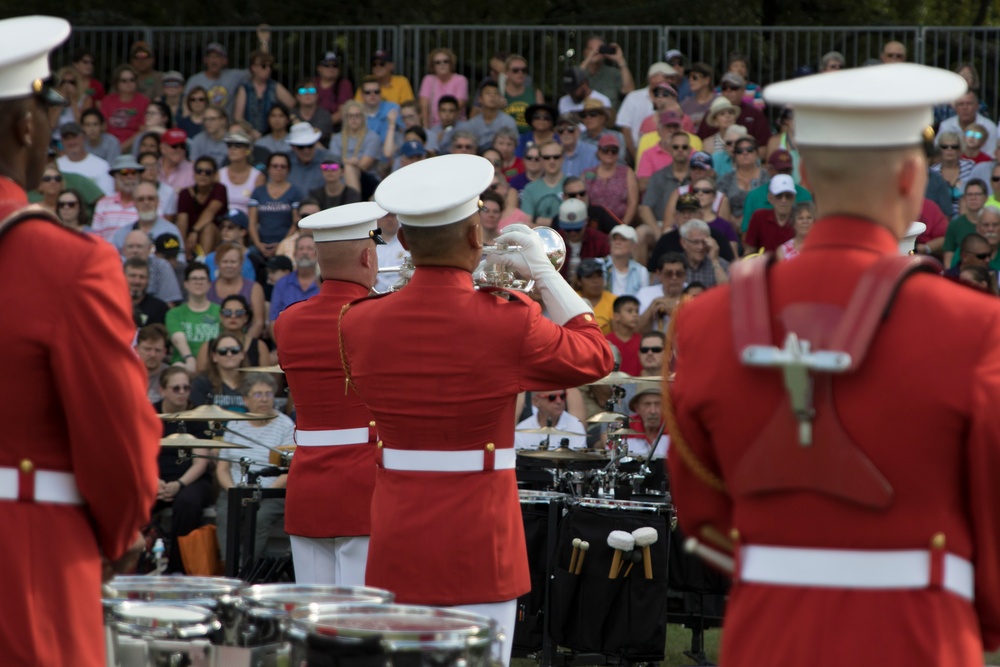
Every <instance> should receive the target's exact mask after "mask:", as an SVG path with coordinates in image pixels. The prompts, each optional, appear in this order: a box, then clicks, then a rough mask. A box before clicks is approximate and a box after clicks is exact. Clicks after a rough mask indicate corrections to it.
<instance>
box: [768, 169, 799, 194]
mask: <svg viewBox="0 0 1000 667" xmlns="http://www.w3.org/2000/svg"><path fill="white" fill-rule="evenodd" d="M767 191H768V192H770V193H771V194H772V195H780V194H782V193H784V192H791V193H792V194H794V193H795V181H793V180H792V177H791V176H789V175H788V174H777V175H775V176H774V178H772V179H771V183H770V184H769V185H768V186H767Z"/></svg>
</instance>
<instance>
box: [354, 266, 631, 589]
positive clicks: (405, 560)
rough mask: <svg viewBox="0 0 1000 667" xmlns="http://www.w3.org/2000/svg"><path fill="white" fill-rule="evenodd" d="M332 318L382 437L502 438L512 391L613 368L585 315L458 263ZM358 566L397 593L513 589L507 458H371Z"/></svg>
mask: <svg viewBox="0 0 1000 667" xmlns="http://www.w3.org/2000/svg"><path fill="white" fill-rule="evenodd" d="M342 327H343V344H344V348H345V352H346V354H347V360H348V363H349V371H350V373H351V376H352V378H353V380H354V386H355V387H356V388H357V391H358V393H359V394H360V395H361V399H362V400H364V402H365V403H366V404H367V405H368V407H369V408H370V409H371V411H372V414H373V415H375V421H376V422H377V423H378V432H379V438H381V440H382V441H383V444H384V446H385V447H387V448H394V449H414V450H479V451H484V450H487V449H488V448H487V447H486V445H487V444H488V443H493V444H494V445H495V447H496V449H503V448H512V447H513V445H514V423H515V417H514V403H515V399H516V396H517V393H518V392H519V391H522V390H528V389H536V390H537V389H551V388H552V387H575V386H577V385H580V384H583V383H585V382H589V381H591V380H595V379H597V378H600V377H603V376H605V375H607V374H608V373H609V372H611V369H612V367H613V360H612V357H611V349H610V348H609V347H608V344H607V342H606V341H605V339H604V336H603V335H602V334H601V330H600V329H599V328H598V327H597V325H596V324H595V323H594V321H593V316H591V315H581V316H579V317H575V318H573V319H572V320H570V321H569V322H567V323H566V325H565V326H563V327H560V326H557V325H556V324H554V323H552V322H551V321H549V320H547V319H545V318H544V317H542V314H541V309H540V308H539V307H538V305H537V304H535V303H533V302H530V301H529V300H528V299H526V298H515V299H514V300H513V301H506V300H504V299H501V298H498V296H496V295H495V294H491V293H488V292H480V291H476V290H474V289H473V285H472V279H471V277H470V275H469V273H468V272H467V271H462V270H459V269H452V268H437V267H421V268H418V269H417V270H416V272H415V273H414V276H413V279H412V280H411V281H410V283H409V285H407V286H406V288H404V289H403V290H402V291H400V292H397V293H395V294H391V295H388V296H385V297H382V298H377V299H370V300H367V301H361V302H359V303H356V304H355V305H354V306H352V308H351V309H350V310H349V311H348V312H347V313H346V315H345V316H344V320H343V322H342ZM365 579H366V583H367V584H368V585H370V586H378V587H381V588H386V589H388V590H390V591H392V592H394V593H395V594H396V599H397V600H398V601H399V602H402V603H417V604H432V605H461V604H476V603H490V602H501V601H504V600H511V599H513V598H516V597H517V596H519V595H521V594H523V593H526V592H527V591H528V590H529V589H530V588H531V585H530V582H529V578H528V559H527V550H526V547H525V543H524V526H523V523H522V519H521V510H520V505H519V501H518V493H517V483H516V480H515V478H514V471H513V470H497V471H491V472H482V471H479V472H448V473H432V472H411V471H396V470H385V469H383V468H381V467H380V468H379V469H378V470H377V472H376V484H375V496H374V498H373V499H372V535H371V544H370V546H369V552H368V569H367V574H366V578H365Z"/></svg>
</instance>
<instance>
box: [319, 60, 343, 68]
mask: <svg viewBox="0 0 1000 667" xmlns="http://www.w3.org/2000/svg"><path fill="white" fill-rule="evenodd" d="M320 67H340V63H338V62H337V61H336V60H324V61H323V62H321V63H320Z"/></svg>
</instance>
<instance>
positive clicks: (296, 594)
mask: <svg viewBox="0 0 1000 667" xmlns="http://www.w3.org/2000/svg"><path fill="white" fill-rule="evenodd" d="M240 596H241V597H242V598H243V600H244V602H245V603H246V604H247V606H249V607H264V608H268V609H279V610H283V611H292V610H293V609H298V608H300V607H303V606H305V605H324V606H326V605H334V604H389V603H390V602H392V601H393V599H395V596H394V595H393V594H392V593H390V592H389V591H386V590H383V589H381V588H367V587H364V586H321V585H315V586H314V585H306V584H260V585H257V586H248V587H246V588H244V589H241V590H240ZM317 609H318V607H317Z"/></svg>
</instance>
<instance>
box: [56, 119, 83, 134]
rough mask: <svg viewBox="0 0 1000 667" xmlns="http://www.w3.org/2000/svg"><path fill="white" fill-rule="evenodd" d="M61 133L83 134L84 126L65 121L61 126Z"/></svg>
mask: <svg viewBox="0 0 1000 667" xmlns="http://www.w3.org/2000/svg"><path fill="white" fill-rule="evenodd" d="M59 134H61V135H62V136H64V137H65V136H67V135H74V136H77V137H78V136H80V135H81V134H83V128H82V127H80V124H79V123H76V122H69V123H63V124H62V125H60V126H59Z"/></svg>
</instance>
